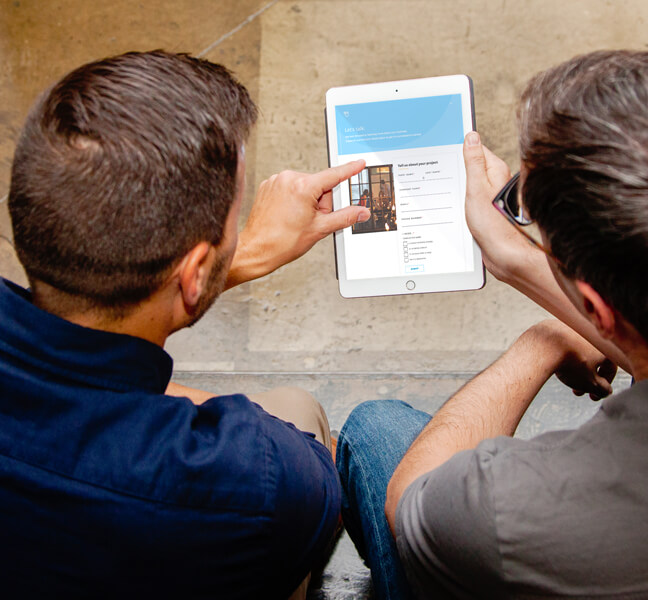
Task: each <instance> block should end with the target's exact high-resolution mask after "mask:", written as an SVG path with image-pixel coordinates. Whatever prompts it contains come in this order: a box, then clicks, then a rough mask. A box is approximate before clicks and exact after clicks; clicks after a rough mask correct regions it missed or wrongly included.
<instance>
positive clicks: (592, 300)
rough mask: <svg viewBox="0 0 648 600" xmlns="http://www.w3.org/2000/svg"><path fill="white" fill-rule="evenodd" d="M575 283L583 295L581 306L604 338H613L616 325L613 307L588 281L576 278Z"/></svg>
mask: <svg viewBox="0 0 648 600" xmlns="http://www.w3.org/2000/svg"><path fill="white" fill-rule="evenodd" d="M575 283H576V287H577V288H578V291H579V292H580V293H581V295H582V297H583V308H584V309H585V312H586V313H587V315H588V316H589V318H590V320H591V321H592V323H594V325H595V327H596V329H597V330H598V332H599V333H600V334H601V336H602V337H604V338H605V339H611V338H613V337H614V335H615V332H616V327H617V320H616V311H615V310H614V308H612V307H611V306H610V305H609V304H608V303H607V302H606V301H605V300H604V299H603V298H601V295H600V294H599V293H598V292H597V291H596V290H595V289H594V288H593V287H592V286H591V285H590V284H589V283H585V282H584V281H578V280H577V281H576V282H575Z"/></svg>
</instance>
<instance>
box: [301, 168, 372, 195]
mask: <svg viewBox="0 0 648 600" xmlns="http://www.w3.org/2000/svg"><path fill="white" fill-rule="evenodd" d="M365 166H366V163H365V161H364V160H362V159H360V160H353V161H351V162H348V163H346V164H343V165H340V166H338V167H331V168H329V169H325V170H324V171H320V172H319V173H315V174H314V175H312V179H311V181H312V190H313V193H314V195H315V196H316V197H317V198H319V197H320V196H322V194H324V193H325V192H328V191H330V190H332V189H333V188H334V187H335V186H336V185H338V184H339V183H342V182H343V181H346V180H347V179H349V177H351V176H353V175H356V174H357V173H360V171H362V169H364V168H365Z"/></svg>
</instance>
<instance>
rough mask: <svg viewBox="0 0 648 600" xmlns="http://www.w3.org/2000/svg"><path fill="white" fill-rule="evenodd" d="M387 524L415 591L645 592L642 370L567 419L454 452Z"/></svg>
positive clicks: (647, 518)
mask: <svg viewBox="0 0 648 600" xmlns="http://www.w3.org/2000/svg"><path fill="white" fill-rule="evenodd" d="M396 532H397V536H396V538H397V539H396V541H397V545H398V550H399V553H400V556H401V559H402V561H403V565H404V567H405V570H406V572H407V575H408V578H409V580H410V582H411V583H412V586H413V587H414V589H415V593H416V594H417V595H418V596H419V597H420V598H435V599H436V598H475V597H482V598H543V599H545V598H548V597H582V598H592V597H596V598H597V599H603V598H648V381H643V382H640V383H637V384H636V385H635V386H634V387H632V388H631V389H629V390H626V391H625V392H623V393H621V394H618V395H615V396H613V397H610V398H608V399H606V400H605V401H604V402H603V404H602V406H601V410H600V411H599V412H598V413H597V414H596V415H595V416H594V418H592V419H591V420H590V421H588V422H587V423H585V424H584V425H583V426H581V427H580V428H579V429H577V430H575V431H555V432H551V433H546V434H544V435H541V436H538V437H536V438H534V439H532V440H528V441H524V440H519V439H513V438H508V437H499V438H496V439H492V440H486V441H484V442H482V443H481V444H480V445H479V446H478V447H477V448H476V449H475V450H470V451H464V452H460V453H458V454H456V455H455V456H454V457H452V459H450V460H449V461H448V462H446V463H445V464H443V465H442V466H441V467H439V468H438V469H435V470H434V471H432V472H430V473H428V474H426V475H423V476H422V477H420V478H419V479H417V480H416V481H415V482H414V483H412V484H411V485H410V486H409V487H408V488H407V490H406V492H405V494H404V495H403V497H402V498H401V501H400V503H399V505H398V510H397V513H396Z"/></svg>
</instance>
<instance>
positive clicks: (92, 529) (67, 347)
mask: <svg viewBox="0 0 648 600" xmlns="http://www.w3.org/2000/svg"><path fill="white" fill-rule="evenodd" d="M0 328H1V333H0V553H1V560H0V565H1V566H0V573H1V575H2V577H1V582H2V584H1V586H2V590H3V591H2V593H3V595H4V596H5V597H36V596H40V597H65V598H75V597H102V596H105V597H113V598H116V597H139V598H152V597H177V598H210V599H214V598H255V599H257V598H285V597H287V596H288V595H289V594H290V592H292V591H293V589H294V588H296V587H297V585H298V584H299V583H300V581H301V580H302V579H303V578H304V577H305V576H306V574H307V573H308V571H309V569H311V568H312V566H313V563H314V562H315V561H317V559H318V558H320V557H321V556H322V554H323V552H324V551H325V549H326V547H327V545H328V543H329V542H330V540H331V537H332V535H333V533H334V530H335V527H336V524H337V520H338V514H339V509H340V488H339V482H338V477H337V473H336V470H335V467H334V465H333V462H332V460H331V456H330V454H329V452H328V450H327V449H326V448H324V446H322V445H321V444H320V443H319V442H317V441H316V440H315V439H314V438H313V437H312V435H309V434H306V433H302V432H300V431H298V430H297V429H296V428H295V427H293V426H292V425H289V424H287V423H284V422H283V421H281V420H279V419H276V418H274V417H272V416H270V415H269V414H267V413H266V412H264V411H263V410H262V409H261V408H260V407H259V406H257V405H256V404H254V403H252V402H250V401H249V400H248V399H247V398H246V397H245V396H243V395H240V394H237V395H233V396H219V397H215V398H211V399H210V400H208V401H207V402H205V403H204V404H202V405H200V406H196V405H194V404H193V403H192V402H191V401H190V400H188V399H186V398H174V397H170V396H165V395H164V390H165V389H166V386H167V384H168V382H169V378H170V376H171V369H172V361H171V358H170V357H169V355H168V354H167V353H166V352H164V350H162V349H161V348H159V347H158V346H156V345H154V344H151V343H149V342H147V341H145V340H142V339H140V338H135V337H130V336H125V335H119V334H112V333H106V332H102V331H98V330H93V329H88V328H84V327H80V326H78V325H75V324H73V323H70V322H68V321H65V320H63V319H60V318H58V317H56V316H54V315H52V314H49V313H47V312H44V311H42V310H40V309H38V308H36V307H35V306H33V305H32V304H31V301H30V295H29V293H28V292H26V291H25V290H23V289H22V288H20V287H18V286H15V285H14V284H12V283H10V282H7V281H0Z"/></svg>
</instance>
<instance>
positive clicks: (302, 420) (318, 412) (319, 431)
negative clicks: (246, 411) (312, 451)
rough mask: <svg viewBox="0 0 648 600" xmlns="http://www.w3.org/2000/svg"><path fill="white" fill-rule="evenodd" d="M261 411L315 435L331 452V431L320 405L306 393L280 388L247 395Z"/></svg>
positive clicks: (298, 389) (290, 388)
mask: <svg viewBox="0 0 648 600" xmlns="http://www.w3.org/2000/svg"><path fill="white" fill-rule="evenodd" d="M248 398H249V399H250V400H252V402H256V403H257V404H258V405H259V406H261V408H263V410H265V411H266V412H268V413H270V414H271V415H274V416H275V417H277V418H279V419H281V420H282V421H287V422H288V423H292V424H293V425H294V426H295V427H297V429H299V430H301V431H308V432H310V433H314V434H315V438H316V439H317V440H318V441H319V442H321V443H322V444H324V445H325V446H326V447H327V448H328V449H329V450H331V430H330V429H329V424H328V419H327V418H326V413H325V412H324V409H323V408H322V406H321V404H320V403H319V402H318V401H317V400H315V398H313V396H311V395H310V394H309V393H308V392H307V391H305V390H302V389H301V388H297V387H280V388H276V389H274V390H270V391H268V392H261V393H259V394H248Z"/></svg>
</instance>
